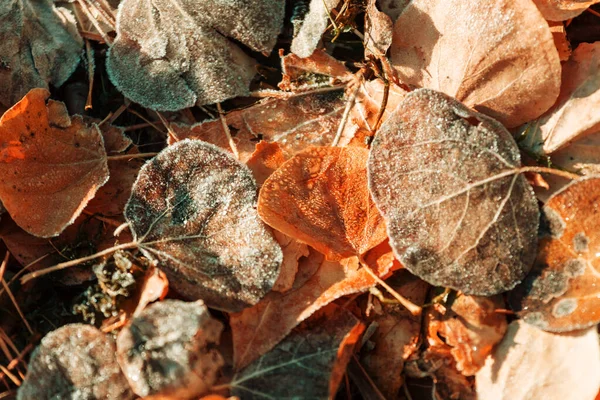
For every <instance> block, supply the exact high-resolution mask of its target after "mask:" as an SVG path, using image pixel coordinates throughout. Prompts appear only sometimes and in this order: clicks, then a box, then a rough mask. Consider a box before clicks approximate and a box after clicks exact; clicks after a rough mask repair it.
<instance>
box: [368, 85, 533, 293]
mask: <svg viewBox="0 0 600 400" xmlns="http://www.w3.org/2000/svg"><path fill="white" fill-rule="evenodd" d="M520 163H521V161H520V156H519V151H518V149H517V146H516V144H515V142H514V140H513V138H512V136H511V135H510V133H509V132H508V131H507V130H506V129H505V128H504V127H502V125H500V124H499V123H498V122H496V121H494V120H493V119H491V118H488V117H486V116H484V115H482V114H479V113H475V112H473V111H471V110H469V109H468V108H466V107H465V106H464V105H462V104H460V103H459V102H457V101H456V100H453V99H451V98H449V97H448V96H446V95H444V94H442V93H438V92H434V91H432V90H428V89H420V90H417V91H414V92H411V93H410V94H409V95H407V96H406V98H405V100H404V101H403V102H402V103H401V105H400V106H399V107H398V108H397V109H396V110H395V111H394V113H393V114H392V116H391V117H390V119H388V120H387V121H386V123H385V124H384V125H383V126H382V127H381V129H380V130H379V132H378V134H377V136H376V137H375V141H374V142H373V146H372V149H371V154H370V157H369V167H368V169H369V187H370V190H371V193H372V194H373V199H374V201H375V204H376V205H377V207H378V208H379V209H380V211H381V212H382V213H383V215H384V218H385V220H386V224H387V227H388V234H389V237H390V244H391V246H392V248H393V249H394V251H395V253H396V255H397V256H398V259H399V260H400V262H401V263H402V264H403V265H404V266H405V267H406V268H407V269H409V270H410V271H411V272H413V273H414V274H416V275H418V276H419V277H421V278H422V279H424V280H425V281H427V282H429V283H431V284H433V285H436V286H446V287H452V288H455V289H458V290H461V291H463V292H465V293H467V294H475V295H483V296H487V295H492V294H496V293H499V292H502V291H506V290H509V289H511V288H513V287H514V286H515V285H516V284H517V283H519V281H520V280H521V279H523V278H524V276H525V275H526V274H527V272H528V271H529V269H530V268H531V264H532V263H533V260H534V259H535V250H536V244H537V226H538V215H539V212H538V206H537V201H536V199H535V197H534V194H533V190H532V189H531V187H530V186H529V184H528V183H527V180H526V179H525V178H524V177H523V176H522V175H520V174H516V173H515V169H516V168H518V167H520Z"/></svg>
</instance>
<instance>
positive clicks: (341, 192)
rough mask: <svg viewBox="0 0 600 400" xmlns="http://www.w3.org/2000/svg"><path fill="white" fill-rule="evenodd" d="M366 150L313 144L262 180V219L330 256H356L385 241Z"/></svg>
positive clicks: (338, 258) (260, 203) (340, 257)
mask: <svg viewBox="0 0 600 400" xmlns="http://www.w3.org/2000/svg"><path fill="white" fill-rule="evenodd" d="M367 157H368V151H367V150H366V149H363V148H358V147H345V148H339V147H311V148H309V149H307V150H305V151H303V152H301V153H298V154H296V155H295V156H294V157H293V158H292V159H290V160H289V161H287V162H286V163H285V164H283V165H282V166H281V167H280V168H279V169H278V170H277V171H275V172H274V173H273V175H271V176H270V177H269V178H268V179H267V180H266V181H265V183H264V184H263V186H262V188H261V191H260V195H259V197H258V213H259V215H260V217H261V218H262V220H263V221H265V222H266V223H267V224H269V225H270V226H272V227H273V228H275V229H277V230H279V231H281V232H283V233H285V234H286V235H288V236H290V237H293V238H295V239H298V240H300V241H302V242H304V243H307V244H308V245H310V246H312V247H314V248H315V249H317V250H318V251H320V252H322V253H323V254H325V256H327V258H328V259H330V260H340V259H342V258H346V257H351V256H358V255H361V254H363V253H365V252H366V251H367V250H369V249H372V248H373V247H375V246H376V245H378V244H379V243H381V242H382V241H384V240H385V238H386V232H385V224H384V222H383V220H382V218H381V216H380V215H379V211H377V208H376V207H375V205H374V204H373V201H372V200H371V196H370V194H369V192H368V188H367V175H366V164H367Z"/></svg>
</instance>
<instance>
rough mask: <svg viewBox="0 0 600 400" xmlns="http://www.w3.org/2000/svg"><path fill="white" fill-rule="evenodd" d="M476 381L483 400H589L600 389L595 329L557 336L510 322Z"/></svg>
mask: <svg viewBox="0 0 600 400" xmlns="http://www.w3.org/2000/svg"><path fill="white" fill-rule="evenodd" d="M532 373H534V374H535V375H532ZM476 382H477V395H478V397H479V398H480V399H486V400H501V399H511V400H529V399H577V400H593V399H594V398H595V396H596V393H598V388H599V387H600V345H599V344H598V333H597V332H596V328H590V329H588V330H585V331H579V332H572V333H569V334H562V335H558V334H552V333H547V332H544V331H541V330H539V329H537V328H535V327H533V326H531V325H529V324H526V323H525V322H523V321H520V320H517V321H513V322H512V323H511V324H510V325H509V326H508V331H507V333H506V335H505V336H504V339H503V340H502V342H501V343H500V345H499V346H498V347H496V349H495V351H494V353H493V354H492V356H490V357H488V359H487V361H486V364H485V366H484V367H483V368H482V369H481V370H479V372H478V373H477V377H476Z"/></svg>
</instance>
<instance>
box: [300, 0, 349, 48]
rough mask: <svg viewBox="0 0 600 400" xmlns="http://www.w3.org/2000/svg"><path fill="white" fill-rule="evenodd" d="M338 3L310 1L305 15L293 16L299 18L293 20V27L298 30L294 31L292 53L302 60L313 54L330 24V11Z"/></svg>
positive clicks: (325, 0) (336, 1) (327, 0)
mask: <svg viewBox="0 0 600 400" xmlns="http://www.w3.org/2000/svg"><path fill="white" fill-rule="evenodd" d="M339 2H340V0H311V1H310V6H309V9H308V10H306V12H305V14H304V15H298V16H295V17H299V18H294V19H295V20H296V21H294V22H295V25H299V28H298V29H294V31H295V32H294V39H293V40H292V46H291V51H292V53H294V54H296V55H297V56H298V57H302V58H304V57H310V56H311V54H313V52H314V51H315V50H316V49H317V46H318V45H319V42H320V41H321V36H323V33H325V30H326V29H327V26H328V25H329V24H330V20H329V18H330V17H331V15H332V14H331V10H333V9H334V8H336V7H337V5H338V3H339Z"/></svg>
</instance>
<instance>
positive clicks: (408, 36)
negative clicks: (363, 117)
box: [391, 0, 560, 127]
mask: <svg viewBox="0 0 600 400" xmlns="http://www.w3.org/2000/svg"><path fill="white" fill-rule="evenodd" d="M391 60H392V64H393V65H394V66H395V67H396V68H397V70H398V74H399V77H400V79H401V80H402V81H403V82H405V83H407V84H410V85H416V86H419V87H426V88H430V89H435V90H438V91H441V92H444V93H446V94H448V95H450V96H453V97H455V98H456V99H458V100H459V101H462V102H463V103H465V104H466V105H467V106H469V107H472V108H474V109H476V110H477V111H479V112H482V113H485V114H487V115H489V116H492V117H494V118H496V119H497V120H498V121H500V122H502V123H503V124H504V125H506V126H507V127H515V126H519V125H521V124H522V123H524V122H527V121H530V120H532V119H534V118H537V117H539V116H540V115H541V114H542V113H544V112H545V111H546V110H548V108H550V107H551V106H552V104H553V103H554V101H555V100H556V97H557V96H558V92H559V88H560V60H559V58H558V52H557V50H556V48H555V47H554V42H553V40H552V34H551V33H550V29H549V28H548V24H547V23H546V21H545V20H544V19H543V18H542V16H541V15H540V14H539V12H538V11H537V10H536V8H535V5H534V4H532V2H531V1H529V0H516V1H513V0H485V1H477V2H475V3H471V2H469V3H467V2H464V1H461V0H452V1H446V0H416V1H412V2H410V4H408V5H407V6H406V7H405V8H404V9H403V10H402V13H401V14H400V16H399V18H398V19H397V20H396V23H395V25H394V41H393V44H392V47H391Z"/></svg>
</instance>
